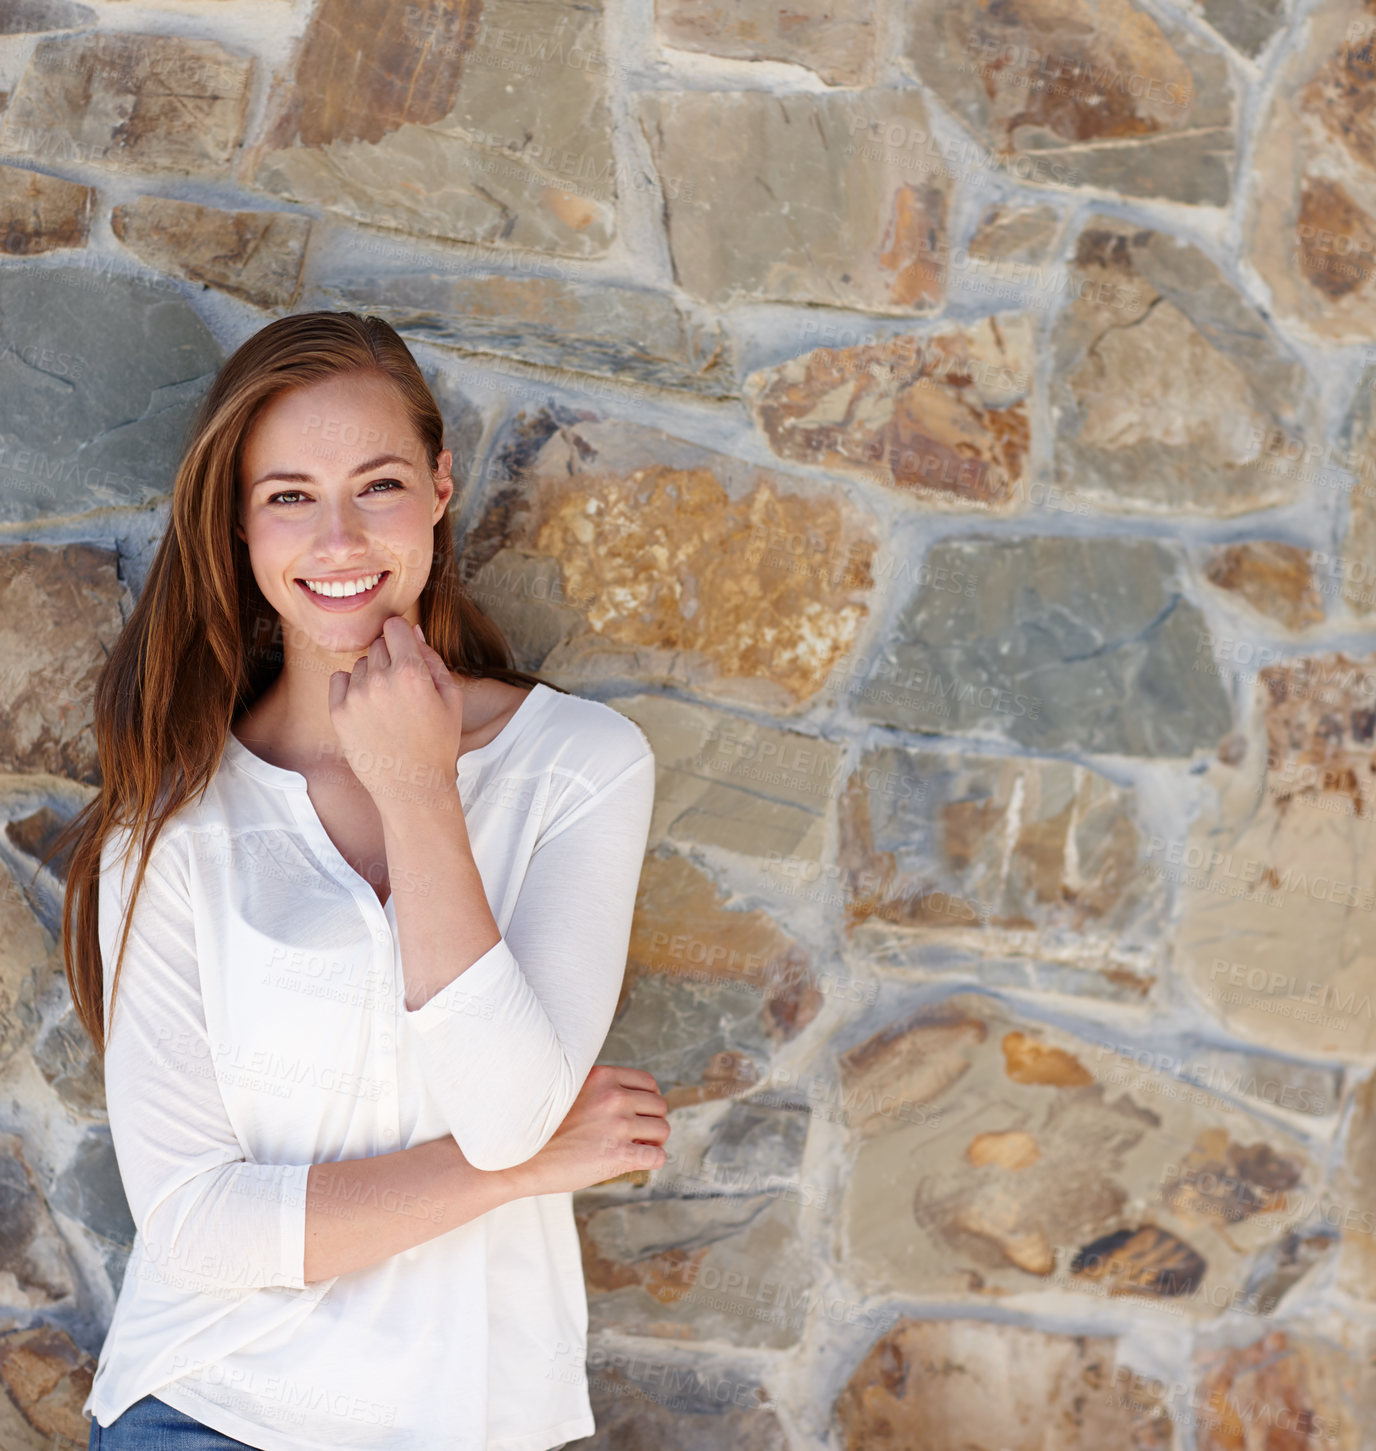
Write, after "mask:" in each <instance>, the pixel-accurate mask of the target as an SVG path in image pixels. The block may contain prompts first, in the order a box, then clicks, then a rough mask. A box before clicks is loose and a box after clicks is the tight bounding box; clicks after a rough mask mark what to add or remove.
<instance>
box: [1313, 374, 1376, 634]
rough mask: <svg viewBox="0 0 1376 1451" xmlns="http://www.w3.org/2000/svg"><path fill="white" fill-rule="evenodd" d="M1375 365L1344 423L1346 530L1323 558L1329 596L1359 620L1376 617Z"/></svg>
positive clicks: (1360, 384)
mask: <svg viewBox="0 0 1376 1451" xmlns="http://www.w3.org/2000/svg"><path fill="white" fill-rule="evenodd" d="M1373 402H1376V368H1370V367H1368V368H1367V369H1366V371H1365V372H1364V373H1363V374H1362V377H1361V379H1360V381H1359V382H1358V385H1357V391H1356V393H1355V395H1354V404H1353V409H1352V415H1351V417H1349V418H1348V419H1347V420H1346V421H1345V433H1346V435H1347V440H1346V447H1345V448H1344V449H1343V451H1342V453H1341V455H1340V457H1341V461H1342V463H1343V464H1344V465H1345V466H1346V468H1347V470H1348V472H1349V474H1350V476H1351V479H1352V482H1351V486H1350V487H1349V488H1348V490H1347V519H1346V533H1345V535H1344V538H1343V541H1342V547H1341V549H1340V551H1339V552H1338V554H1337V556H1336V557H1333V556H1327V555H1326V556H1324V557H1323V559H1322V565H1323V570H1322V574H1321V576H1320V578H1321V583H1322V587H1323V591H1324V594H1325V596H1328V597H1332V598H1341V600H1342V601H1343V603H1344V604H1346V605H1347V607H1348V609H1350V610H1351V611H1352V613H1353V614H1354V615H1357V616H1358V617H1359V618H1365V619H1369V618H1370V617H1371V616H1373V615H1376V416H1374V415H1376V408H1373Z"/></svg>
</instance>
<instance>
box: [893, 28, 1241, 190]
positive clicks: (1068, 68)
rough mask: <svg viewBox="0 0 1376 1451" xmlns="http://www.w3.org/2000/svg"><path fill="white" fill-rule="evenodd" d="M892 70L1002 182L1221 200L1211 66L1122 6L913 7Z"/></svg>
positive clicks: (1226, 163)
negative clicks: (961, 128) (932, 95)
mask: <svg viewBox="0 0 1376 1451" xmlns="http://www.w3.org/2000/svg"><path fill="white" fill-rule="evenodd" d="M905 21H906V32H905V35H904V39H903V42H902V46H903V50H902V60H903V63H904V64H905V65H906V67H907V68H908V69H909V71H910V72H911V73H912V74H913V75H914V76H916V77H917V79H918V80H920V81H921V82H922V83H923V84H924V85H926V86H928V87H930V88H931V89H932V90H934V91H935V92H936V93H937V95H939V96H940V97H941V99H942V101H943V102H944V103H945V104H946V105H947V106H948V107H949V108H950V109H951V110H952V111H953V112H954V113H955V114H956V115H957V116H959V117H960V118H961V119H962V120H963V121H964V123H965V125H966V126H967V128H968V129H969V130H971V131H972V132H973V133H974V135H975V136H977V137H978V138H979V139H980V141H981V142H982V143H983V144H984V145H985V146H987V147H988V148H989V149H990V150H991V151H993V152H994V153H995V155H996V156H997V157H999V158H1001V159H1004V160H1005V161H1006V159H1007V158H1010V157H1013V158H1018V159H1022V158H1029V159H1031V160H1032V161H1034V162H1035V163H1036V165H1035V166H1034V167H1032V168H1030V169H1025V168H1017V169H1016V170H1015V174H1016V175H1018V176H1019V177H1020V178H1025V179H1028V180H1032V181H1037V182H1055V183H1059V184H1064V185H1090V186H1094V187H1101V188H1104V189H1108V190H1112V191H1118V192H1120V193H1122V194H1124V195H1130V196H1143V197H1162V198H1170V199H1172V200H1175V201H1182V202H1196V203H1208V204H1211V205H1215V206H1219V205H1223V204H1224V203H1226V202H1227V200H1228V197H1229V193H1230V190H1231V184H1232V168H1233V165H1234V151H1235V146H1236V141H1235V137H1234V129H1233V128H1234V117H1233V109H1232V108H1233V106H1234V105H1235V98H1234V92H1233V86H1232V84H1231V81H1230V79H1229V71H1228V66H1227V64H1226V62H1225V60H1224V57H1223V56H1222V54H1220V53H1218V52H1217V51H1215V50H1214V49H1213V48H1211V47H1209V46H1207V45H1206V44H1205V43H1203V42H1202V41H1200V40H1199V39H1197V38H1196V37H1195V36H1194V34H1193V33H1192V32H1191V31H1189V30H1187V29H1186V28H1185V27H1184V26H1183V25H1172V24H1171V23H1170V22H1169V21H1167V20H1164V19H1161V20H1158V18H1157V15H1156V12H1148V11H1146V10H1145V9H1142V8H1140V7H1138V6H1136V5H1134V4H1132V3H1130V0H1104V3H1100V4H1093V3H1091V0H1013V3H1008V4H1003V5H998V6H990V5H982V4H971V5H950V4H947V3H946V0H919V3H917V4H914V5H912V6H911V7H909V9H908V10H907V12H906V15H905Z"/></svg>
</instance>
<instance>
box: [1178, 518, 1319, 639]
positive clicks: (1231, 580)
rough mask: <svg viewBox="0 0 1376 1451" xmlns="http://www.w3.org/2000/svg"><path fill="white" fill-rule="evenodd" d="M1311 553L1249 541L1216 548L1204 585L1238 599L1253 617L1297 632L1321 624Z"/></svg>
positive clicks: (1289, 547) (1289, 546)
mask: <svg viewBox="0 0 1376 1451" xmlns="http://www.w3.org/2000/svg"><path fill="white" fill-rule="evenodd" d="M1311 553H1312V551H1310V550H1308V549H1301V548H1299V547H1297V546H1296V545H1293V544H1282V543H1280V542H1279V541H1276V540H1270V539H1249V540H1245V541H1244V542H1242V543H1241V544H1225V545H1223V546H1222V547H1221V548H1219V549H1216V550H1215V551H1214V552H1213V554H1212V556H1211V557H1210V559H1209V561H1208V563H1207V564H1206V565H1205V568H1204V573H1205V577H1206V578H1207V579H1208V580H1209V582H1210V584H1214V585H1217V586H1218V588H1219V589H1223V590H1228V591H1230V592H1231V593H1233V594H1237V595H1240V596H1241V597H1242V598H1243V599H1244V600H1246V601H1247V603H1248V604H1249V605H1250V606H1251V607H1252V608H1253V609H1254V610H1256V611H1257V613H1258V614H1262V615H1266V616H1268V617H1269V618H1270V619H1273V620H1276V621H1278V622H1279V623H1280V624H1282V625H1283V626H1284V627H1285V628H1286V629H1287V630H1302V629H1304V628H1305V627H1306V626H1308V625H1314V624H1317V623H1318V622H1319V621H1320V620H1322V619H1323V600H1322V598H1321V597H1320V595H1319V592H1318V590H1317V589H1315V587H1314V573H1313V568H1312V566H1311V563H1310V556H1311Z"/></svg>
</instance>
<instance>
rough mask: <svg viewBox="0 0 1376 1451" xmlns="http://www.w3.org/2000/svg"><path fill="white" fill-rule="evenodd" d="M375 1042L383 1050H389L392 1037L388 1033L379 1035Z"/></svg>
mask: <svg viewBox="0 0 1376 1451" xmlns="http://www.w3.org/2000/svg"><path fill="white" fill-rule="evenodd" d="M377 1040H378V1042H379V1043H381V1044H382V1046H383V1047H384V1048H390V1047H391V1046H392V1035H391V1034H390V1033H379V1034H378V1039H377Z"/></svg>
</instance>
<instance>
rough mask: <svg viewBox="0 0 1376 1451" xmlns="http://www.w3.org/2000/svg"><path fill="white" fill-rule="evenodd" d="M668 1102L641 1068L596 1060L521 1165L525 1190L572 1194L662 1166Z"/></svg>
mask: <svg viewBox="0 0 1376 1451" xmlns="http://www.w3.org/2000/svg"><path fill="white" fill-rule="evenodd" d="M668 1108H669V1106H668V1104H667V1103H665V1101H664V1099H663V1097H662V1096H661V1095H660V1092H659V1088H658V1086H657V1085H656V1083H655V1081H654V1079H653V1078H652V1077H651V1076H650V1075H649V1074H648V1073H646V1072H645V1071H644V1070H643V1069H641V1068H617V1067H613V1066H611V1065H610V1064H598V1065H597V1066H595V1067H594V1068H593V1070H592V1071H591V1072H590V1073H589V1074H588V1076H587V1079H586V1081H585V1082H584V1084H583V1087H582V1088H581V1089H579V1091H578V1097H577V1098H575V1099H574V1101H573V1107H572V1108H571V1109H569V1111H568V1113H567V1114H566V1115H565V1116H564V1121H563V1123H561V1124H560V1125H559V1127H558V1128H557V1129H555V1131H554V1137H553V1138H552V1139H550V1141H549V1142H548V1143H547V1144H546V1145H545V1147H544V1148H543V1149H541V1150H540V1152H539V1153H538V1154H536V1155H535V1157H534V1158H533V1159H528V1160H527V1161H526V1163H524V1164H523V1165H521V1168H522V1170H523V1171H524V1172H525V1173H526V1175H527V1176H528V1179H529V1182H530V1183H531V1185H532V1187H531V1188H529V1189H527V1190H526V1193H527V1194H532V1195H533V1194H562V1193H572V1192H573V1191H574V1190H575V1189H587V1188H589V1187H590V1186H591V1185H593V1184H601V1183H602V1182H604V1181H605V1180H607V1179H615V1178H616V1177H617V1175H619V1174H625V1173H627V1172H628V1171H629V1170H632V1169H662V1168H663V1167H664V1165H665V1164H666V1163H667V1162H668V1157H669V1156H668V1155H667V1154H666V1153H665V1151H664V1149H663V1148H661V1147H660V1145H662V1144H663V1143H664V1142H665V1140H666V1139H667V1138H668V1137H669V1120H668V1117H667V1114H668Z"/></svg>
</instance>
